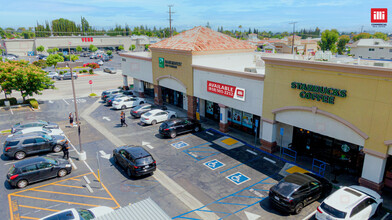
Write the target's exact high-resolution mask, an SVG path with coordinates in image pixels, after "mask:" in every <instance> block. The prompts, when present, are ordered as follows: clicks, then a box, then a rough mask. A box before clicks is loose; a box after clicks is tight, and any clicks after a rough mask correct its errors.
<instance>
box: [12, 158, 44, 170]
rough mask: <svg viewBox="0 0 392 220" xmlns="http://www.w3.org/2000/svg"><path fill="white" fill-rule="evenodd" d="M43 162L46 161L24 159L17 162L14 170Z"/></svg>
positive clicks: (41, 159)
mask: <svg viewBox="0 0 392 220" xmlns="http://www.w3.org/2000/svg"><path fill="white" fill-rule="evenodd" d="M43 161H46V158H45V157H33V158H28V159H24V160H22V161H19V162H17V163H15V168H20V167H24V166H26V165H30V164H35V163H40V162H43Z"/></svg>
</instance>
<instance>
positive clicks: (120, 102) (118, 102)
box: [112, 96, 146, 109]
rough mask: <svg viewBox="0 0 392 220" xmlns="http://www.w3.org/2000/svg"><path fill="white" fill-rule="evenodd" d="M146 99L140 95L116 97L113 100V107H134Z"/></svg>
mask: <svg viewBox="0 0 392 220" xmlns="http://www.w3.org/2000/svg"><path fill="white" fill-rule="evenodd" d="M145 102H146V101H145V100H144V99H143V98H139V97H127V96H125V97H121V98H116V99H114V101H113V104H112V106H113V108H115V109H126V108H133V107H135V106H137V105H141V104H144V103H145Z"/></svg>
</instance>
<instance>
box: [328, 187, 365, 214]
mask: <svg viewBox="0 0 392 220" xmlns="http://www.w3.org/2000/svg"><path fill="white" fill-rule="evenodd" d="M365 197H368V196H367V195H366V194H364V193H362V192H361V191H358V190H356V189H355V188H353V187H347V186H345V187H342V188H340V189H339V190H337V191H336V192H334V193H333V194H331V195H330V196H328V197H327V198H326V199H325V200H324V203H326V204H327V205H329V206H331V207H333V208H335V209H338V210H340V211H343V212H347V211H349V210H350V209H351V208H352V207H354V206H355V205H356V204H357V203H358V202H360V201H362V200H363V199H364V198H365Z"/></svg>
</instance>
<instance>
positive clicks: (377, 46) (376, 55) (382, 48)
mask: <svg viewBox="0 0 392 220" xmlns="http://www.w3.org/2000/svg"><path fill="white" fill-rule="evenodd" d="M350 53H351V54H352V55H353V56H354V57H355V58H363V59H376V60H392V43H390V42H387V41H384V40H382V39H360V40H358V41H356V42H355V43H353V44H351V52H350Z"/></svg>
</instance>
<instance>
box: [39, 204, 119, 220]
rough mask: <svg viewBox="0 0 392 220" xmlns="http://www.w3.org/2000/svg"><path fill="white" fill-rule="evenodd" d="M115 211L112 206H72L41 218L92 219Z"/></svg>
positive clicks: (59, 219)
mask: <svg viewBox="0 0 392 220" xmlns="http://www.w3.org/2000/svg"><path fill="white" fill-rule="evenodd" d="M113 211H114V210H113V209H112V208H110V207H107V206H98V207H94V208H91V209H75V208H72V209H65V210H63V211H59V212H56V213H54V214H51V215H48V216H46V217H43V218H41V219H40V220H62V219H65V220H91V219H95V218H98V217H101V216H103V215H106V214H108V213H111V212H113Z"/></svg>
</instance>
